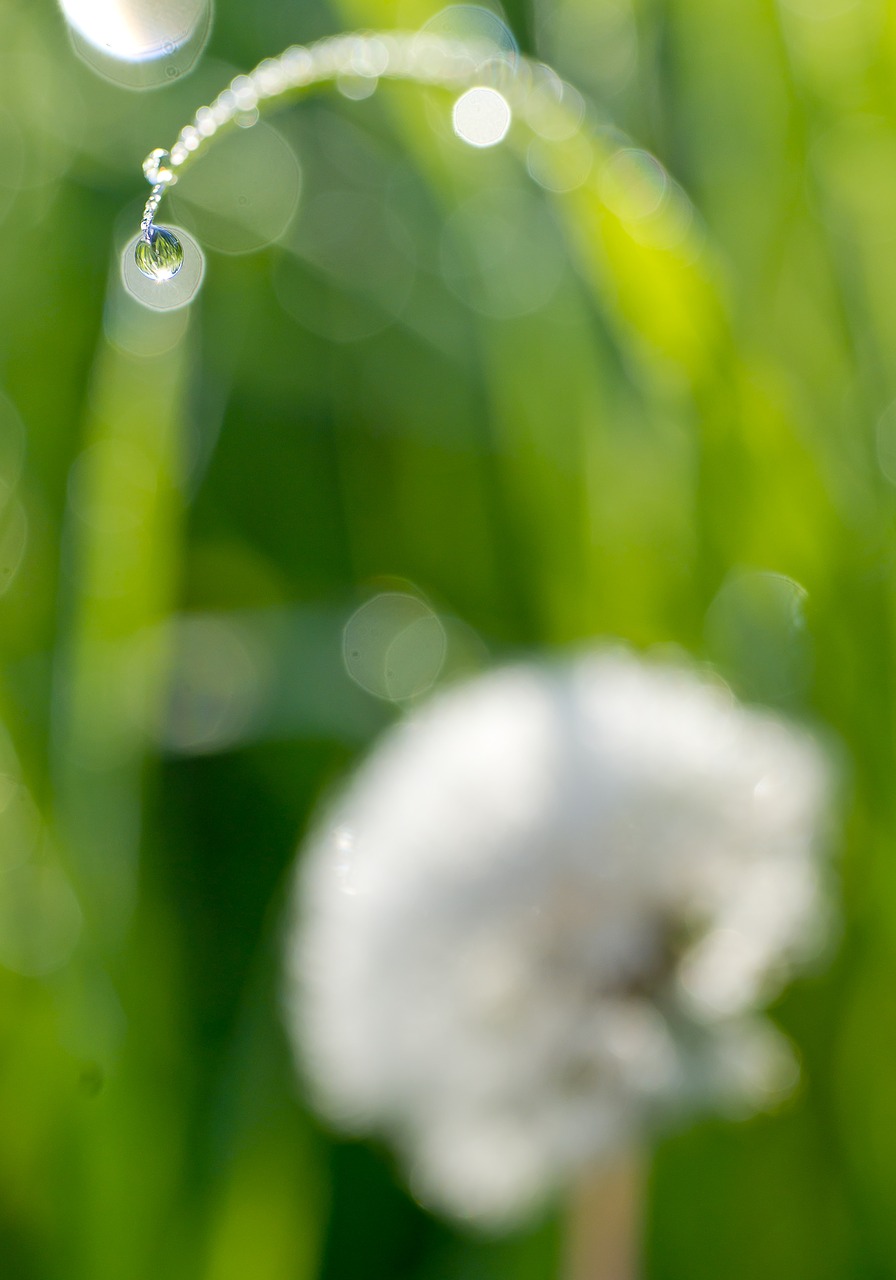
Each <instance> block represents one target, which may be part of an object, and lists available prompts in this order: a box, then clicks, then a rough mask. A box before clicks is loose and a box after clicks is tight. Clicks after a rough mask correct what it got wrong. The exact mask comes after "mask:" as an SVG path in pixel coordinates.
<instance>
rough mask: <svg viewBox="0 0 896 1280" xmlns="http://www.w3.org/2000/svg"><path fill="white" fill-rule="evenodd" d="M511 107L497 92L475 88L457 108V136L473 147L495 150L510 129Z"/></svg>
mask: <svg viewBox="0 0 896 1280" xmlns="http://www.w3.org/2000/svg"><path fill="white" fill-rule="evenodd" d="M510 120H511V111H510V103H509V102H508V101H507V99H506V98H505V97H504V95H503V93H499V92H498V90H497V89H490V88H489V87H488V86H487V85H475V86H474V87H473V88H472V89H467V91H466V93H462V94H461V96H460V97H459V98H458V99H457V101H456V102H455V104H454V110H453V112H452V123H453V124H454V132H455V133H456V134H457V136H458V138H460V139H461V141H462V142H466V143H468V144H469V145H470V146H471V147H494V146H497V144H498V143H499V142H502V141H503V140H504V138H505V137H506V136H507V130H508V129H509V128H510Z"/></svg>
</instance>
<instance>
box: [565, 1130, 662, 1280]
mask: <svg viewBox="0 0 896 1280" xmlns="http://www.w3.org/2000/svg"><path fill="white" fill-rule="evenodd" d="M643 1193H644V1163H643V1160H642V1158H641V1156H640V1153H636V1152H631V1151H628V1152H625V1153H623V1154H621V1155H620V1156H619V1157H618V1158H617V1159H616V1160H615V1161H614V1163H612V1164H608V1165H605V1166H604V1167H602V1168H601V1169H598V1170H591V1171H589V1172H588V1173H586V1174H585V1175H584V1176H583V1177H582V1178H581V1179H580V1180H579V1182H578V1184H577V1185H576V1186H575V1188H574V1189H573V1193H572V1197H571V1200H570V1206H569V1216H568V1235H567V1241H568V1244H567V1258H566V1269H565V1272H564V1275H563V1280H637V1277H638V1276H639V1274H640V1254H641V1250H640V1240H641V1226H642V1218H643V1214H642V1200H643Z"/></svg>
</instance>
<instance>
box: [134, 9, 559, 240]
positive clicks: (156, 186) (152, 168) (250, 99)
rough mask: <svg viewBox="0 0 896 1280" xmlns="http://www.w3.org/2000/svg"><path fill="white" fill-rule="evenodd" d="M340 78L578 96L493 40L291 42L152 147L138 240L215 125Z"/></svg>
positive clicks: (413, 37) (402, 37) (518, 101)
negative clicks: (165, 144)
mask: <svg viewBox="0 0 896 1280" xmlns="http://www.w3.org/2000/svg"><path fill="white" fill-rule="evenodd" d="M346 76H351V77H355V78H362V79H370V80H378V79H379V78H380V77H382V76H387V77H391V78H393V79H408V80H415V81H417V82H419V83H423V84H438V85H442V86H444V87H446V88H458V87H461V86H466V85H469V84H470V83H472V82H473V81H474V80H475V79H477V78H478V81H479V82H482V81H483V79H485V80H486V82H487V83H488V84H489V85H490V86H491V87H493V88H496V89H498V90H499V91H500V92H501V93H502V94H504V96H505V97H506V98H508V99H509V100H510V102H511V105H513V106H514V107H515V108H519V107H520V106H523V107H524V105H525V98H526V92H527V90H528V89H529V88H531V87H533V86H534V85H536V84H541V85H545V86H547V87H548V88H549V89H550V96H551V97H552V98H554V99H555V100H556V106H557V108H558V109H560V107H561V102H562V101H564V100H567V101H568V100H569V99H570V98H572V99H574V100H578V101H579V102H580V101H581V100H580V99H579V96H578V94H577V93H576V91H575V90H573V89H572V88H571V87H570V86H569V85H567V84H565V83H564V82H563V81H562V80H561V79H560V77H559V76H558V75H557V74H556V72H554V71H552V70H551V69H550V68H549V67H546V66H544V65H543V64H540V63H531V62H529V61H528V60H527V59H525V58H522V57H520V56H519V55H516V54H513V55H507V54H504V53H503V52H502V51H501V50H499V49H498V47H497V46H496V45H494V44H491V43H488V44H485V43H483V42H482V41H478V42H477V41H472V42H471V41H466V40H459V39H446V38H445V37H441V36H435V35H430V34H427V33H425V32H423V33H414V34H410V33H402V32H384V33H382V34H376V35H374V34H371V35H358V34H351V35H339V36H330V37H327V38H326V39H323V40H319V41H317V42H316V43H315V44H313V45H310V46H307V47H306V46H305V45H293V46H292V47H291V48H289V49H287V50H286V51H285V52H284V53H282V54H280V56H279V57H277V58H265V59H264V61H263V62H260V63H259V64H258V66H257V67H256V68H255V69H254V71H251V72H249V73H248V74H247V75H238V76H236V77H235V79H233V80H232V81H231V82H230V84H229V85H228V87H227V88H226V89H224V90H223V91H222V92H221V93H219V94H218V96H217V98H215V100H214V101H213V102H212V103H211V105H210V106H207V107H206V106H203V107H200V108H199V110H198V111H197V112H196V115H195V116H194V118H193V120H192V121H191V122H190V123H189V124H187V125H184V127H183V129H181V131H180V133H179V135H178V138H177V141H176V142H175V144H174V146H173V147H172V148H171V151H170V153H169V152H168V151H166V150H164V149H163V148H157V149H156V150H155V151H152V152H150V154H149V155H148V156H147V158H146V160H145V161H144V162H143V172H144V174H145V175H146V178H147V180H148V181H149V182H150V183H152V184H153V186H152V193H151V194H150V197H149V199H148V200H147V202H146V208H145V209H144V212H143V220H142V222H141V224H140V236H141V239H143V240H149V239H150V235H151V232H152V227H153V220H154V218H155V215H156V211H157V210H158V207H159V205H160V204H161V201H162V196H163V195H164V194H165V191H166V190H167V189H168V187H171V186H173V185H174V183H175V182H176V181H177V175H178V171H179V170H181V169H182V168H183V166H184V165H185V164H186V162H187V161H188V160H190V159H192V158H194V157H195V156H196V155H197V153H198V152H199V151H200V150H201V148H202V146H203V144H204V143H206V142H207V141H208V140H209V139H210V138H212V137H213V136H214V135H215V134H216V133H217V132H218V130H219V129H221V128H223V127H224V126H225V125H227V124H230V123H231V122H232V121H240V118H241V117H242V118H243V119H242V121H241V122H243V123H248V124H253V123H254V119H253V113H254V112H256V108H257V107H258V104H259V103H260V102H262V101H265V100H268V99H271V98H277V97H279V96H280V95H281V94H285V93H288V92H289V91H290V90H295V89H302V88H306V87H308V86H310V85H313V84H319V83H322V82H325V81H328V80H333V79H339V78H342V77H346ZM576 114H579V113H578V112H577V113H576Z"/></svg>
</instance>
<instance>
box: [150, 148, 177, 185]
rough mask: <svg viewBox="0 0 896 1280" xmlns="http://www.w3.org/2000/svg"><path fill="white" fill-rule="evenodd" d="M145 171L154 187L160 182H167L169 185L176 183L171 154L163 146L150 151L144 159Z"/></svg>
mask: <svg viewBox="0 0 896 1280" xmlns="http://www.w3.org/2000/svg"><path fill="white" fill-rule="evenodd" d="M143 173H144V175H145V177H146V181H147V182H148V183H149V184H150V186H152V187H154V186H156V184H157V183H159V182H166V183H167V184H168V185H169V186H173V185H174V181H175V178H174V170H173V169H172V168H171V156H170V155H169V154H168V152H167V151H166V150H165V149H164V148H163V147H156V149H155V151H150V153H149V155H148V156H147V157H146V159H145V160H144V161H143Z"/></svg>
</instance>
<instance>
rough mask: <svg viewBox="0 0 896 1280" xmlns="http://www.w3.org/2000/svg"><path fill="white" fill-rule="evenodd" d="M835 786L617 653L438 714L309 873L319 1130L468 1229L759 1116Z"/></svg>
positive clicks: (296, 935) (718, 696) (712, 689)
mask: <svg viewBox="0 0 896 1280" xmlns="http://www.w3.org/2000/svg"><path fill="white" fill-rule="evenodd" d="M829 786H830V779H829V772H828V769H827V766H826V762H825V759H824V756H823V754H822V752H821V751H820V749H819V748H818V746H817V745H816V743H815V742H814V740H813V739H812V738H811V737H809V735H808V734H805V733H803V732H800V731H798V730H796V729H794V728H792V727H790V726H788V725H787V724H785V723H784V722H782V721H780V720H778V719H777V718H775V717H773V716H772V715H770V714H768V713H764V712H760V711H755V710H749V709H746V708H744V707H742V706H740V705H738V704H737V703H736V702H735V701H734V699H733V698H732V697H731V695H730V694H729V693H728V691H727V690H726V689H725V688H724V687H722V686H720V685H717V684H714V683H712V682H710V681H709V680H707V679H705V678H703V677H700V676H698V675H696V674H695V673H693V672H692V671H690V670H688V669H684V668H673V667H664V666H658V665H655V664H650V663H648V662H646V661H644V660H642V659H639V658H637V657H635V656H634V655H632V654H630V653H628V652H625V651H621V650H605V651H600V650H598V651H595V652H591V653H587V654H584V655H582V656H580V657H578V658H576V659H574V660H573V661H571V662H569V663H567V664H566V665H563V666H557V667H554V668H547V667H541V666H537V665H534V664H532V665H526V664H521V665H517V666H513V667H508V668H505V669H503V670H499V671H495V672H492V673H490V674H488V675H485V676H481V677H479V678H477V679H475V680H472V681H469V682H468V683H466V684H465V685H459V686H455V687H454V688H453V689H451V690H449V691H448V692H446V693H443V694H441V695H440V696H439V697H437V698H435V699H434V700H433V701H432V702H430V703H429V704H428V705H426V706H424V707H423V708H422V709H420V710H418V711H417V712H415V713H414V714H413V715H411V716H409V717H408V718H407V719H406V720H405V721H403V722H402V723H401V724H399V725H398V726H397V727H396V728H394V729H393V730H392V731H391V732H390V733H389V734H387V735H386V736H385V738H384V739H383V740H382V741H381V742H380V743H379V744H378V745H377V746H376V748H375V749H374V750H373V752H372V753H371V755H370V756H369V757H368V759H367V761H366V762H365V763H364V765H363V766H362V767H361V768H360V770H359V771H358V772H357V774H356V775H355V777H354V779H353V780H352V781H351V782H350V783H349V785H348V787H347V788H346V790H345V791H344V793H343V794H342V796H341V797H340V798H339V799H338V801H337V802H336V804H335V805H334V807H333V809H332V811H331V812H330V813H329V814H328V815H327V817H326V819H325V821H324V822H323V824H322V826H321V827H320V828H319V829H318V831H317V833H316V834H314V835H313V836H312V837H311V839H310V841H309V845H308V849H307V856H306V858H305V859H304V860H303V866H302V870H301V874H300V876H299V896H298V912H297V917H296V924H295V928H294V932H293V934H292V936H291V938H290V943H289V959H290V970H291V983H292V985H291V988H290V995H289V1001H288V1013H289V1020H290V1025H291V1030H292V1032H293V1035H294V1039H295V1043H296V1045H297V1050H298V1054H299V1057H300V1059H301V1062H302V1066H303V1070H304V1071H305V1073H306V1074H307V1076H308V1078H309V1080H310V1083H311V1086H312V1089H313V1091H314V1094H315V1097H316V1099H317V1101H318V1103H319V1105H320V1106H321V1107H322V1109H323V1110H324V1111H325V1112H326V1114H328V1115H329V1116H330V1117H331V1118H333V1119H334V1120H335V1121H336V1122H337V1123H340V1124H342V1125H344V1126H346V1127H347V1128H349V1129H351V1130H355V1131H359V1132H365V1131H376V1132H379V1133H383V1134H385V1135H387V1136H388V1137H389V1138H391V1140H392V1141H393V1142H394V1143H395V1145H396V1146H397V1147H398V1148H399V1150H400V1151H401V1152H402V1154H403V1155H404V1157H405V1159H406V1161H407V1164H408V1166H409V1169H410V1178H411V1185H412V1188H413V1190H414V1191H415V1194H417V1195H418V1196H419V1198H420V1199H421V1200H422V1201H423V1202H425V1203H427V1204H431V1205H433V1206H435V1207H437V1208H439V1209H442V1210H444V1211H446V1212H448V1213H450V1214H453V1215H455V1216H458V1217H460V1218H463V1219H474V1220H477V1221H481V1222H484V1223H487V1224H502V1223H506V1222H510V1221H512V1220H514V1219H516V1218H518V1217H520V1216H521V1215H522V1214H524V1213H525V1212H526V1211H527V1210H528V1209H530V1208H531V1207H532V1206H533V1205H534V1204H535V1203H536V1202H537V1201H538V1199H539V1198H540V1197H542V1196H544V1195H545V1194H546V1193H547V1192H549V1191H550V1190H551V1189H552V1188H553V1187H554V1186H555V1185H556V1184H557V1183H559V1182H562V1181H563V1180H565V1179H566V1178H568V1177H571V1176H573V1175H574V1173H575V1172H576V1171H577V1170H578V1169H579V1168H580V1167H582V1166H584V1165H586V1164H588V1163H591V1162H593V1161H595V1160H597V1159H600V1158H601V1157H602V1156H605V1155H608V1154H610V1153H611V1152H613V1151H614V1150H615V1149H616V1148H618V1147H619V1146H621V1145H623V1144H625V1143H628V1142H631V1141H633V1140H635V1139H636V1138H638V1137H639V1136H640V1134H641V1133H642V1132H643V1130H644V1129H645V1128H647V1127H649V1126H651V1125H654V1124H656V1123H657V1122H665V1121H666V1120H667V1119H668V1117H670V1116H672V1115H675V1114H676V1113H679V1112H681V1111H686V1110H689V1109H691V1108H694V1107H698V1106H705V1105H723V1106H725V1105H731V1106H736V1107H739V1108H740V1109H742V1110H747V1111H749V1110H750V1109H751V1108H754V1107H756V1106H761V1105H763V1103H765V1102H767V1101H768V1100H769V1099H770V1098H771V1097H773V1096H777V1095H778V1094H779V1093H780V1092H781V1090H782V1088H784V1087H786V1084H787V1082H791V1083H792V1078H793V1067H792V1055H790V1054H789V1053H788V1051H787V1048H786V1044H785V1042H783V1040H782V1038H781V1037H780V1036H779V1035H778V1034H777V1033H776V1032H775V1031H774V1030H773V1029H772V1028H771V1026H770V1024H768V1023H766V1022H765V1021H763V1020H762V1019H761V1017H758V1016H757V1014H756V1010H757V1009H758V1008H759V1006H760V1005H761V1004H762V1003H763V1002H764V1001H765V1000H767V999H768V997H769V996H770V995H772V994H773V993H774V992H775V991H776V990H777V989H778V988H779V987H780V986H781V984H782V983H783V982H785V981H786V980H787V978H788V977H789V976H790V974H791V972H792V970H793V968H794V966H795V965H797V964H798V963H799V962H801V961H803V960H805V959H806V958H808V957H810V956H811V955H813V954H814V953H815V952H816V951H817V950H818V947H819V945H820V942H821V940H822V936H823V932H824V910H823V901H824V899H823V894H822V891H821V888H820V883H819V874H818V866H817V846H818V839H819V834H820V829H821V827H822V826H823V816H824V813H825V810H826V796H827V793H828V791H829ZM347 848H348V849H350V875H349V876H347V873H346V865H347V864H346V849H347Z"/></svg>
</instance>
